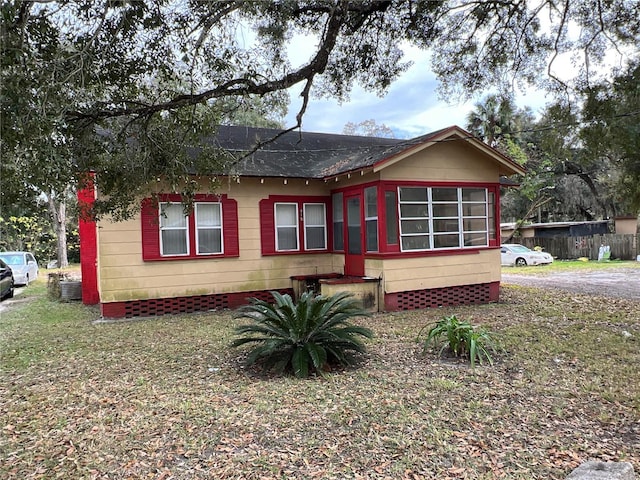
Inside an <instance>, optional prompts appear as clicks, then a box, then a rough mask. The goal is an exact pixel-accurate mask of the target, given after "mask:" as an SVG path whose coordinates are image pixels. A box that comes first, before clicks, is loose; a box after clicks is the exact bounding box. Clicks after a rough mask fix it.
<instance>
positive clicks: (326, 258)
mask: <svg viewBox="0 0 640 480" xmlns="http://www.w3.org/2000/svg"><path fill="white" fill-rule="evenodd" d="M220 193H226V194H227V195H228V196H229V197H230V198H233V199H235V200H236V201H237V202H238V235H239V242H240V257H239V258H220V259H203V260H168V261H155V262H144V261H143V260H142V237H141V233H140V218H134V219H132V220H130V221H127V222H119V223H113V222H109V221H104V222H101V223H100V225H99V227H100V228H99V229H98V237H99V245H100V251H99V258H98V264H99V271H100V277H99V288H100V295H101V299H102V301H103V302H113V301H125V300H140V299H149V298H164V297H175V296H183V295H203V294H210V293H224V292H242V291H253V290H268V289H272V288H289V287H291V280H290V277H291V276H292V275H306V274H317V273H331V272H335V271H336V267H338V266H339V267H340V270H339V272H342V268H343V267H342V265H343V264H344V262H343V261H342V256H341V255H330V254H325V255H322V254H319V255H313V254H307V255H276V256H266V257H263V256H262V253H261V245H260V215H259V202H260V200H261V199H262V198H267V197H268V196H269V194H276V195H320V196H323V195H327V194H328V192H327V190H326V186H325V184H324V182H315V183H314V182H310V183H309V184H306V182H303V181H297V180H289V181H287V183H286V184H285V183H284V180H264V181H263V182H261V180H260V179H244V178H243V179H242V180H241V182H240V183H233V184H231V185H227V184H225V185H224V186H223V187H222V188H221V191H220Z"/></svg>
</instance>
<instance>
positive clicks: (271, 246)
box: [260, 195, 331, 255]
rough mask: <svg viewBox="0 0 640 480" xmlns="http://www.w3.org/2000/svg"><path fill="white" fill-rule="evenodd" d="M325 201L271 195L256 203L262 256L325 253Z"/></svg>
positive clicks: (327, 202)
mask: <svg viewBox="0 0 640 480" xmlns="http://www.w3.org/2000/svg"><path fill="white" fill-rule="evenodd" d="M329 200H330V199H329V197H314V196H289V195H286V196H285V195H272V196H270V197H269V198H265V199H262V200H260V238H261V247H262V254H263V255H277V254H288V253H305V252H326V251H327V250H328V248H329V247H328V243H329V238H330V230H329V224H330V222H331V220H330V219H329V218H328V217H329V215H328V209H327V206H328V205H329Z"/></svg>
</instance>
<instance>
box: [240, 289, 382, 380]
mask: <svg viewBox="0 0 640 480" xmlns="http://www.w3.org/2000/svg"><path fill="white" fill-rule="evenodd" d="M271 294H272V295H273V298H274V299H275V304H271V303H269V302H266V301H264V300H258V299H255V298H254V299H251V303H250V304H249V305H247V306H244V307H241V308H240V309H239V310H238V313H237V315H236V317H239V318H248V319H250V320H252V321H253V322H252V323H250V324H246V325H240V326H238V327H236V329H235V332H236V334H237V335H239V336H240V338H237V339H236V340H234V341H233V342H232V346H234V347H238V346H241V345H245V344H254V345H253V348H252V349H251V350H250V351H249V353H248V356H247V359H246V362H245V363H246V365H254V364H260V365H261V366H262V367H263V368H264V369H265V370H273V371H275V372H277V373H283V372H285V371H292V372H293V374H294V375H295V376H296V377H307V376H308V375H309V373H310V371H315V372H317V373H320V374H323V371H324V370H325V369H326V368H327V367H328V366H330V365H350V364H351V361H350V358H349V355H350V354H351V353H352V352H358V353H364V352H365V348H364V344H363V343H362V342H361V340H360V338H358V337H366V338H371V337H372V336H373V333H372V332H371V330H369V329H368V328H364V327H359V326H356V325H352V324H351V323H349V322H348V320H349V319H350V318H353V317H357V316H368V314H367V313H366V312H365V311H364V310H362V309H361V308H359V306H358V305H357V302H356V301H355V300H354V299H353V298H351V295H350V294H348V293H345V292H342V293H338V294H336V295H333V296H329V297H327V296H323V295H318V296H314V294H313V292H306V293H304V294H302V295H301V297H300V299H299V301H298V303H297V304H295V303H294V302H293V300H292V298H291V296H289V295H281V294H279V293H277V292H271Z"/></svg>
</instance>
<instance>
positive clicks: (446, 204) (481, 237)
mask: <svg viewBox="0 0 640 480" xmlns="http://www.w3.org/2000/svg"><path fill="white" fill-rule="evenodd" d="M398 194H399V206H400V209H399V210H400V241H401V249H402V251H411V250H432V249H433V250H437V249H446V248H465V247H479V246H487V245H488V241H489V240H488V231H489V225H488V220H489V215H488V205H487V201H488V199H487V189H485V188H466V187H464V188H460V187H458V188H455V187H400V188H399V189H398Z"/></svg>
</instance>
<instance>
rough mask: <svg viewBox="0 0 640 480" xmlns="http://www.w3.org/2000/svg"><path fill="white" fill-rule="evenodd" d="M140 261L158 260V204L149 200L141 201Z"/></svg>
mask: <svg viewBox="0 0 640 480" xmlns="http://www.w3.org/2000/svg"><path fill="white" fill-rule="evenodd" d="M141 219H142V259H143V260H158V259H159V258H160V225H159V221H160V219H159V218H158V204H157V203H156V202H155V201H154V200H153V199H151V198H145V199H144V200H143V201H142V214H141Z"/></svg>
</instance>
